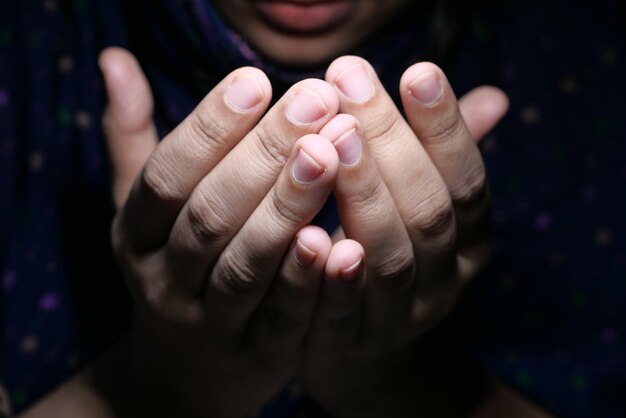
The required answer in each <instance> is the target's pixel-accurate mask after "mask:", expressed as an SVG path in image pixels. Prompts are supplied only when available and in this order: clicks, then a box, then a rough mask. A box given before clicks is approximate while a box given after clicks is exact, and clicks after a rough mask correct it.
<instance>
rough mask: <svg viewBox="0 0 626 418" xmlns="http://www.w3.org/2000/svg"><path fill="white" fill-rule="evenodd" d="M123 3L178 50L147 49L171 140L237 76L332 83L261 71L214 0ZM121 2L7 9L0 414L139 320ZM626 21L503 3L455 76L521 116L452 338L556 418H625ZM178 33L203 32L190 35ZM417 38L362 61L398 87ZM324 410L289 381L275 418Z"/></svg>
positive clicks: (603, 8) (80, 0)
mask: <svg viewBox="0 0 626 418" xmlns="http://www.w3.org/2000/svg"><path fill="white" fill-rule="evenodd" d="M129 4H133V5H135V4H141V5H143V6H145V5H146V4H153V5H154V9H155V10H157V9H159V8H165V9H166V10H165V11H166V12H167V13H160V14H158V15H156V14H155V15H154V16H152V15H150V14H147V15H146V19H145V22H144V23H142V24H146V25H147V27H146V30H145V31H142V33H143V34H144V36H151V37H154V39H155V40H156V41H155V42H152V44H154V45H156V48H157V49H159V50H160V51H164V52H165V53H164V54H161V55H162V56H164V57H166V59H164V60H162V61H160V60H158V59H156V58H155V55H151V54H150V53H149V52H150V51H147V52H145V53H142V50H140V49H137V51H136V52H140V54H139V55H140V59H141V60H142V64H143V65H144V67H145V68H146V70H147V72H148V76H149V78H150V82H151V85H152V87H153V89H154V90H155V94H156V96H157V102H158V117H157V122H158V124H159V127H160V130H161V131H162V132H166V131H167V130H169V129H171V128H172V127H173V126H175V125H176V124H177V123H178V122H179V121H180V120H181V119H182V118H183V117H184V116H185V115H186V114H187V113H188V112H189V111H190V109H191V108H192V107H193V105H194V103H195V102H196V101H197V100H198V98H199V97H201V96H202V95H203V94H204V93H206V92H207V91H208V89H209V88H210V87H211V85H213V84H214V83H215V82H216V80H218V79H219V78H220V77H221V76H222V75H223V74H224V73H226V72H227V71H229V70H230V69H231V68H234V67H236V66H240V65H246V64H253V65H257V66H260V67H262V68H263V69H264V70H266V71H267V72H268V73H269V74H270V76H271V77H272V79H273V81H274V82H275V83H276V84H277V85H278V86H282V87H283V88H284V87H285V86H287V85H289V83H292V82H293V81H295V80H297V79H299V78H303V77H305V76H310V75H318V76H319V75H320V74H321V72H314V73H307V74H303V73H297V72H293V71H289V69H282V68H279V67H277V66H274V65H273V64H271V63H268V62H267V61H266V60H264V59H263V57H262V56H260V55H259V54H257V53H256V52H255V51H254V50H253V48H251V47H249V46H248V45H247V44H246V43H245V41H244V40H242V39H241V38H240V37H238V35H236V34H235V33H233V32H232V31H230V30H229V29H228V26H227V25H226V24H225V23H224V22H223V21H222V20H221V19H220V18H219V15H217V14H216V13H215V12H214V10H213V9H212V6H211V5H210V4H209V3H208V2H206V1H202V0H194V1H185V2H178V1H170V0H163V1H159V2H152V3H150V2H142V1H138V2H129ZM181 4H184V5H185V6H186V8H185V9H184V10H185V12H184V13H183V12H182V9H183V8H181V7H180V5H181ZM117 5H118V3H116V2H115V1H104V0H102V1H88V0H73V1H71V0H25V1H20V2H17V1H15V2H9V4H8V6H7V5H3V9H2V13H0V196H1V198H0V277H1V287H0V301H1V302H0V303H1V310H0V315H1V317H0V331H1V333H2V334H1V335H2V342H1V344H2V345H1V350H2V351H1V355H0V358H1V359H2V364H1V366H0V382H1V384H2V387H0V411H2V410H4V411H7V410H8V409H9V407H8V405H9V404H12V408H13V410H14V412H18V411H21V410H23V409H24V408H25V407H27V406H28V405H30V404H32V403H33V402H34V401H36V400H37V399H38V398H39V397H40V396H42V395H43V394H45V393H47V392H49V391H50V390H51V389H52V388H53V387H55V386H57V385H58V384H59V383H60V382H61V381H62V380H64V379H65V378H67V377H68V376H69V375H70V374H71V373H73V372H75V371H77V370H79V369H80V368H81V367H83V366H84V365H85V364H87V363H89V362H90V361H91V360H92V359H93V358H94V357H95V356H96V355H97V354H98V353H100V352H102V350H104V349H106V348H107V347H108V346H110V344H112V342H113V341H115V340H116V339H117V338H119V336H120V335H122V334H123V332H124V330H125V328H126V326H127V324H128V319H129V317H130V315H129V312H130V302H129V300H128V296H127V294H126V292H125V291H124V286H123V283H122V280H121V278H120V275H119V273H118V272H117V270H116V268H115V264H114V262H113V260H112V257H111V254H110V250H109V248H108V225H109V222H110V219H111V216H112V208H111V204H110V198H109V172H108V166H107V162H106V161H107V160H106V152H105V149H104V142H103V138H102V133H101V129H100V126H99V121H100V118H101V115H102V111H103V107H104V103H105V97H104V93H103V89H102V82H101V79H100V75H99V72H98V69H97V55H98V53H99V51H100V50H101V49H102V48H103V47H104V46H107V45H113V44H115V45H126V46H131V47H133V46H134V45H137V42H138V38H136V35H137V31H135V32H133V31H130V32H127V31H126V30H125V23H124V21H125V20H124V17H123V16H124V14H126V15H127V16H132V15H133V13H136V12H137V10H132V9H133V8H132V7H127V10H124V9H123V8H118V7H117ZM144 10H145V11H146V13H147V12H148V11H149V10H152V9H141V8H140V12H142V11H144ZM621 10H623V9H620V5H619V4H618V3H617V2H615V1H610V0H606V1H598V2H595V3H594V5H593V6H590V5H586V6H583V5H580V4H578V2H564V1H556V2H550V3H545V4H544V3H537V4H531V3H529V2H515V1H513V2H506V4H505V5H498V6H497V7H495V6H494V7H492V8H489V9H488V10H487V11H486V12H485V13H484V14H483V15H482V18H481V19H480V20H479V21H477V22H475V24H474V25H473V27H472V31H471V33H470V34H468V35H471V36H467V37H465V38H464V40H463V42H462V44H461V48H459V55H458V57H457V59H456V60H455V61H454V64H453V65H452V66H451V68H450V69H449V71H448V73H449V75H450V79H451V81H452V83H453V85H454V86H455V88H456V90H457V92H458V93H462V92H463V91H467V90H468V89H469V88H470V87H472V86H475V85H477V84H479V83H490V84H496V85H499V86H500V87H502V88H504V89H505V91H507V92H508V93H509V94H510V97H511V112H510V114H509V116H508V117H507V118H506V119H505V121H504V122H503V123H502V125H501V126H500V127H499V128H498V129H497V131H496V132H495V133H493V134H492V135H491V136H490V137H489V138H487V139H486V140H485V141H484V143H483V146H482V148H483V153H484V156H485V160H486V164H487V167H488V172H489V178H490V185H491V189H492V195H493V225H494V227H493V229H494V230H493V235H494V259H493V262H492V264H491V266H490V267H489V269H488V270H487V271H486V272H485V273H484V275H483V276H482V277H480V278H479V279H477V281H476V284H475V286H473V288H472V290H471V292H470V293H469V295H468V297H467V298H466V300H465V301H464V303H463V304H462V306H461V307H460V308H459V310H458V311H457V313H456V316H455V318H453V320H452V321H450V322H451V324H454V325H460V326H458V327H457V328H455V329H454V330H453V332H454V333H455V336H456V340H455V342H456V343H457V344H458V348H459V350H462V351H464V352H467V353H471V354H472V355H473V356H474V357H475V358H476V359H477V361H479V362H480V363H481V364H483V365H484V366H485V367H486V368H487V369H488V370H489V371H490V372H492V373H494V374H495V375H497V376H499V377H501V378H503V379H504V380H505V381H506V382H508V383H510V384H511V385H513V386H514V387H516V388H517V389H519V390H520V391H522V392H523V393H524V394H525V395H527V396H528V397H530V398H531V399H532V400H533V401H535V402H537V403H538V404H540V405H542V406H544V407H546V408H548V409H550V410H551V411H553V412H554V413H555V414H557V415H558V416H563V417H598V418H617V417H624V416H626V404H625V402H624V397H623V394H625V393H626V364H625V358H626V329H625V326H624V323H625V321H624V319H625V318H626V308H624V301H625V300H626V253H625V252H626V245H625V243H624V237H625V236H626V234H625V232H626V220H625V216H624V214H625V213H626V193H624V185H625V184H626V158H624V155H625V153H626V149H625V148H626V146H625V145H624V141H623V138H624V134H623V133H622V132H621V130H620V129H621V128H622V125H623V120H624V116H625V115H626V107H625V106H624V104H623V103H624V101H623V96H624V94H625V93H626V80H625V78H624V74H626V57H625V56H624V54H625V53H626V48H625V45H624V44H625V40H626V30H625V29H624V27H625V26H624V23H625V22H626V20H625V19H626V17H624V15H623V14H621V13H622V12H621ZM163 16H167V19H169V20H165V21H161V20H160V19H164V17H163ZM190 16H191V17H190ZM190 18H192V19H194V20H192V21H190V20H189V19H190ZM146 22H147V23H146ZM190 22H193V23H194V24H191V23H190ZM198 22H200V23H198ZM196 23H197V24H196ZM412 26H419V25H412ZM173 28H195V29H194V30H197V32H194V33H192V34H187V35H189V37H187V38H185V37H182V38H181V36H182V35H181V34H180V32H176V31H175V30H174V29H173ZM170 29H171V30H170ZM405 29H406V28H401V30H400V29H398V31H397V32H394V33H390V34H389V35H387V36H388V37H387V38H385V39H384V40H382V41H380V43H379V44H376V45H370V46H369V48H365V49H364V50H363V51H360V52H362V53H363V55H365V56H366V57H368V58H369V59H371V60H372V61H374V64H375V66H376V67H377V69H378V70H379V71H380V72H381V75H383V77H384V81H385V83H386V85H387V86H388V87H389V88H390V91H392V93H393V92H394V90H395V86H396V85H397V81H398V78H399V74H400V73H401V72H402V70H403V69H404V68H405V67H406V66H408V65H409V63H410V62H411V61H412V60H414V59H417V58H416V57H419V49H420V45H421V38H422V36H423V34H422V33H421V32H420V31H416V30H414V29H411V30H405ZM185 30H186V29H185ZM146 34H147V35H146ZM139 40H140V39H139ZM198 51H201V53H199V52H198ZM399 55H401V56H404V58H405V59H398V56H399ZM198 56H201V57H204V58H203V59H198V58H197V57H198ZM189 80H192V82H191V83H190V81H189ZM392 88H393V89H394V90H391V89H392ZM279 89H280V88H279ZM335 219H336V214H335V213H334V210H333V207H332V205H331V206H329V207H327V208H326V209H325V212H324V214H323V216H322V218H321V220H320V221H321V222H324V223H325V224H326V225H328V226H329V227H330V226H331V225H332V224H333V223H334V222H335ZM312 408H313V407H312V406H310V405H309V402H308V401H306V400H303V399H302V396H301V391H299V390H298V389H297V388H289V389H286V390H285V391H284V393H282V394H281V395H280V396H279V397H278V399H277V400H276V401H275V402H273V403H272V404H271V405H268V407H267V408H266V410H265V411H264V412H263V413H264V416H270V417H281V416H284V417H291V416H309V415H307V414H308V412H307V411H310V410H311V409H312ZM313 409H314V408H313Z"/></svg>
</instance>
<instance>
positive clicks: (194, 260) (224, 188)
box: [168, 79, 338, 279]
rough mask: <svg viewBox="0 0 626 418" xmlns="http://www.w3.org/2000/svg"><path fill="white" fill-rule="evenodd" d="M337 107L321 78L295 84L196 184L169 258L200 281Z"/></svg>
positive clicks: (172, 239)
mask: <svg viewBox="0 0 626 418" xmlns="http://www.w3.org/2000/svg"><path fill="white" fill-rule="evenodd" d="M337 107H338V103H337V96H336V94H335V92H334V91H333V89H332V88H331V87H330V86H329V85H328V84H327V83H325V82H324V81H322V80H314V79H311V80H305V81H302V82H300V83H298V84H296V85H295V86H293V87H292V88H291V89H290V90H289V91H288V92H287V93H286V94H285V96H283V97H282V98H281V99H280V100H279V101H278V103H276V105H275V106H274V107H272V109H270V111H269V112H268V113H267V115H266V116H265V117H264V118H263V119H262V120H261V122H259V124H258V125H257V126H256V127H255V128H254V129H253V130H252V131H251V132H250V133H249V134H248V135H247V136H246V137H245V138H244V140H243V141H241V142H240V143H239V145H237V147H236V148H235V149H234V150H233V151H232V152H230V153H229V154H228V155H227V156H226V157H225V158H224V159H223V160H222V161H221V162H220V164H219V165H218V166H217V167H215V169H214V170H212V171H211V173H210V174H209V175H208V176H206V177H205V178H204V179H203V180H202V182H201V183H200V184H199V185H198V186H197V188H196V189H195V191H194V193H193V195H192V196H191V197H190V199H189V201H188V202H187V204H186V205H185V207H184V208H183V210H182V212H181V213H180V215H179V217H178V220H177V222H176V224H175V225H174V228H173V230H172V234H171V236H170V241H169V245H168V246H169V247H170V250H171V252H172V254H174V256H175V257H176V258H177V259H179V260H181V263H182V264H183V265H186V266H188V267H189V268H190V269H192V270H194V271H198V272H200V273H202V276H203V277H202V279H203V278H204V276H205V274H206V272H207V271H210V269H211V267H212V266H213V264H214V263H215V261H216V258H217V256H218V255H219V253H220V252H221V251H222V249H223V248H225V247H226V244H227V243H228V242H229V241H230V240H231V239H232V238H233V236H234V235H235V234H236V233H237V231H238V230H239V229H240V228H241V227H242V225H243V224H244V223H245V222H246V220H247V219H248V217H249V216H250V214H251V213H252V212H253V211H254V210H255V208H256V207H257V206H258V205H259V203H260V202H261V201H262V200H263V198H264V197H265V196H266V195H267V193H268V192H269V191H270V189H271V188H272V186H273V185H274V183H275V182H276V178H277V177H278V175H279V174H280V172H281V170H282V169H283V168H284V166H285V162H286V161H287V159H288V157H289V155H290V154H291V152H292V150H293V146H294V144H295V142H296V141H297V140H298V139H299V138H301V137H303V136H305V135H307V134H311V133H317V132H319V130H320V129H321V127H322V126H323V125H324V124H325V123H326V122H328V120H329V119H330V118H331V117H332V116H334V115H335V114H336V112H337ZM333 152H334V150H333ZM335 155H336V153H335ZM288 241H291V237H289V240H288Z"/></svg>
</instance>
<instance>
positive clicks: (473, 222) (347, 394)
mask: <svg viewBox="0 0 626 418" xmlns="http://www.w3.org/2000/svg"><path fill="white" fill-rule="evenodd" d="M326 80H327V81H328V82H329V83H330V84H332V85H333V86H334V87H335V89H336V91H337V93H338V96H339V98H340V111H341V112H343V113H344V114H343V115H340V116H338V117H336V118H334V119H333V120H332V121H331V122H330V123H329V124H327V125H326V126H325V127H324V128H323V129H322V131H321V132H320V134H321V135H323V136H325V137H327V138H328V139H329V140H330V141H331V142H332V143H333V144H334V145H335V147H336V149H337V152H338V155H339V158H340V161H341V163H340V168H339V176H338V179H337V185H336V188H335V190H334V193H335V195H336V197H337V204H338V207H339V212H340V219H341V225H342V231H340V232H339V233H338V234H337V235H338V236H340V237H341V236H345V237H346V238H348V240H345V241H341V242H340V243H338V244H337V245H335V246H334V247H333V248H332V250H331V253H330V255H329V258H328V261H327V265H326V274H325V279H324V283H323V285H322V291H321V296H320V301H319V302H318V306H317V309H316V313H315V317H314V320H313V324H312V329H311V331H310V334H309V337H308V340H307V343H308V346H307V356H306V360H305V364H304V367H303V369H302V371H301V379H302V382H303V384H304V386H305V390H306V391H307V392H308V393H309V394H311V395H312V396H313V397H314V398H315V399H317V400H318V401H319V402H321V403H322V405H324V406H326V407H327V408H328V409H329V410H330V411H331V412H333V413H335V414H336V415H337V416H380V415H377V414H379V413H380V410H377V409H376V408H375V407H374V408H372V405H373V404H374V403H375V402H376V400H377V401H380V402H382V405H384V406H385V407H390V408H392V409H388V410H387V412H388V413H389V416H403V414H404V415H407V416H414V415H412V414H414V413H415V411H410V408H409V410H407V409H403V408H405V407H406V405H403V404H402V402H397V401H395V402H394V401H393V399H394V396H395V395H397V393H393V392H394V390H396V389H397V387H398V386H394V387H392V386H389V383H390V382H394V381H395V382H400V381H403V378H402V376H406V374H407V373H411V371H409V370H408V367H409V366H408V364H409V363H411V364H412V359H411V352H412V348H411V347H412V344H413V343H415V341H416V339H417V337H418V336H420V335H422V334H423V333H424V332H425V331H426V330H428V329H429V328H431V327H432V326H433V325H435V324H436V323H438V322H439V321H440V320H441V319H442V318H443V317H445V316H446V315H447V313H448V312H449V311H450V310H451V308H452V307H453V306H454V304H455V301H456V300H457V298H458V296H459V293H460V292H461V290H462V289H463V287H464V286H465V285H466V284H467V283H468V281H469V280H470V279H471V278H472V277H473V276H475V274H476V273H477V272H478V271H479V270H480V269H481V267H483V266H484V264H485V263H486V261H487V259H488V257H489V249H490V247H489V222H488V216H489V215H488V213H489V212H488V207H489V193H488V187H487V183H486V175H485V167H484V164H483V161H482V158H481V155H480V152H479V149H478V147H477V140H478V139H480V138H482V137H483V136H484V135H485V134H486V133H487V132H488V131H489V130H491V129H492V128H493V127H494V126H495V124H496V123H497V122H498V121H499V120H500V118H501V117H502V116H503V115H504V114H505V112H506V109H507V107H508V101H507V98H506V96H505V95H504V94H503V93H502V92H501V91H499V90H497V89H495V88H492V87H481V88H478V89H476V90H474V91H472V92H470V93H469V94H468V95H467V96H466V97H464V98H463V99H461V101H460V102H457V99H456V97H455V95H454V93H453V91H452V88H451V87H450V85H449V83H448V81H447V79H446V77H445V75H444V73H443V72H442V71H441V69H439V68H438V67H437V66H435V65H434V64H431V63H419V64H416V65H414V66H412V67H411V68H409V69H408V70H407V71H406V72H405V74H404V76H403V77H402V80H401V83H400V92H401V98H402V104H403V107H404V114H405V116H406V119H405V118H404V117H403V115H402V113H401V112H400V111H399V110H398V109H397V107H396V106H395V105H394V103H393V101H392V100H391V98H390V97H389V95H388V94H387V92H386V91H385V90H384V88H383V86H382V84H381V83H380V81H379V80H378V78H377V77H376V74H375V72H374V70H373V68H372V67H371V66H370V65H369V64H368V63H367V62H366V61H365V60H363V59H361V58H358V57H342V58H339V59H338V60H336V61H335V62H334V63H333V64H332V65H331V66H330V68H329V69H328V71H327V74H326ZM339 244H341V245H339ZM414 395H417V394H414ZM381 399H383V400H382V401H381ZM378 406H381V405H380V404H379V405H378ZM394 408H396V409H394Z"/></svg>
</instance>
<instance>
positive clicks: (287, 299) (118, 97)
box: [100, 48, 338, 417]
mask: <svg viewBox="0 0 626 418" xmlns="http://www.w3.org/2000/svg"><path fill="white" fill-rule="evenodd" d="M100 64H101V68H102V71H103V73H104V76H105V81H106V86H107V92H108V95H109V102H110V103H109V107H108V110H107V112H106V114H105V119H104V126H105V130H106V134H107V142H108V145H109V150H110V154H111V160H112V166H113V172H114V198H115V202H116V205H117V207H118V213H117V216H116V218H115V220H114V222H113V227H112V241H113V245H114V249H115V252H116V255H117V258H118V261H119V264H120V266H121V268H122V270H123V272H124V273H125V276H126V278H127V281H128V284H129V287H130V289H131V292H132V294H133V297H134V301H135V321H134V324H133V328H132V333H131V338H130V341H131V345H130V347H131V349H132V350H131V355H130V366H131V369H132V372H133V377H134V378H135V379H137V384H138V385H139V386H140V388H141V389H142V390H144V391H145V392H144V394H145V395H146V396H149V397H150V399H152V402H155V401H154V399H159V400H160V401H159V402H158V405H156V406H157V407H158V408H159V409H160V412H163V415H167V414H170V415H171V416H196V415H197V416H210V417H240V416H245V415H246V414H249V413H252V412H254V411H255V409H257V408H260V407H261V406H262V405H263V404H264V403H265V402H267V401H268V400H269V399H270V398H271V397H272V396H274V395H275V394H276V393H277V392H278V391H279V390H280V389H281V388H283V387H284V386H285V384H286V383H288V381H289V380H290V379H291V377H292V376H293V374H294V372H295V369H296V368H297V366H298V362H299V360H300V358H301V354H302V346H303V340H304V338H305V335H306V331H307V327H308V324H309V322H310V319H311V317H312V315H313V311H314V308H315V302H316V298H317V295H318V290H319V286H320V282H321V277H322V275H323V271H324V266H325V263H326V258H327V256H328V254H329V252H330V250H331V245H332V244H331V240H330V238H329V237H328V235H327V234H326V233H325V232H324V231H323V230H321V229H319V228H316V227H312V226H307V225H308V223H309V222H310V221H311V220H312V218H313V217H314V216H315V214H317V213H318V212H319V210H320V209H321V207H322V206H323V204H324V202H325V201H326V199H327V196H328V194H329V193H330V192H331V190H332V189H333V186H334V183H335V179H336V176H337V172H338V156H337V153H336V151H335V148H334V147H333V145H332V144H331V143H330V142H329V141H328V140H327V139H325V138H323V137H321V136H319V135H315V134H317V133H318V132H319V131H320V129H321V128H322V127H323V126H324V125H325V124H326V123H327V122H328V121H329V120H330V119H332V118H333V117H334V116H335V115H336V113H337V109H338V98H337V95H336V93H335V91H334V90H333V88H332V87H330V86H329V85H328V84H326V83H325V82H324V81H321V80H305V81H303V82H300V83H298V84H296V85H295V86H294V87H293V88H291V89H290V90H289V91H288V92H287V93H286V95H285V96H284V97H283V98H281V99H280V100H279V101H278V102H277V103H276V105H275V106H274V107H272V109H270V110H269V111H268V112H267V114H266V115H265V116H264V117H262V116H263V114H264V112H265V111H266V110H267V107H268V106H269V103H270V98H271V86H270V83H269V81H268V80H267V78H266V77H265V76H264V74H263V73H262V72H261V71H259V70H257V69H254V68H242V69H238V70H236V71H235V72H233V73H232V74H230V75H229V76H228V77H226V79H225V80H224V81H222V82H221V83H220V84H218V85H217V86H216V87H215V88H214V89H213V90H212V91H211V92H210V93H209V94H208V96H207V97H206V98H205V99H204V100H203V101H202V102H201V103H200V105H199V106H198V107H197V108H196V109H195V110H194V111H193V112H192V113H191V114H190V115H189V117H187V118H186V119H185V121H183V122H182V123H181V124H180V125H179V126H178V127H177V128H176V129H174V130H173V131H172V132H171V133H170V134H169V135H168V136H167V137H166V138H164V139H163V141H161V142H160V143H159V141H158V138H157V134H156V130H155V128H154V126H153V123H152V109H153V103H152V95H151V93H150V88H149V86H148V83H147V81H146V79H145V77H144V75H143V73H142V72H141V70H140V67H139V65H138V63H137V61H136V60H135V59H134V57H133V56H132V55H130V54H129V53H128V52H126V51H124V50H121V49H119V48H110V49H108V50H106V51H104V52H103V54H102V55H101V59H100ZM261 118H262V119H261ZM155 395H156V396H155Z"/></svg>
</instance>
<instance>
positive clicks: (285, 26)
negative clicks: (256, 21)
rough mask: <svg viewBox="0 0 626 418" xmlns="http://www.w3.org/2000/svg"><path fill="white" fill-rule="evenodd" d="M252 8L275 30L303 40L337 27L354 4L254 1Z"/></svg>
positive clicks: (349, 0) (321, 0)
mask: <svg viewBox="0 0 626 418" xmlns="http://www.w3.org/2000/svg"><path fill="white" fill-rule="evenodd" d="M254 5H255V8H256V10H257V12H258V13H259V15H260V16H261V18H262V19H263V20H264V21H265V22H267V23H268V24H269V25H271V26H272V27H274V28H275V29H276V30H278V31H282V32H287V33H291V34H295V35H302V36H305V35H312V34H318V33H321V32H325V31H328V30H330V29H332V28H334V27H336V26H337V25H339V24H341V23H342V22H343V21H345V20H346V19H347V18H348V17H349V16H350V14H351V13H352V12H353V10H354V8H355V6H356V0H313V1H307V0H255V1H254Z"/></svg>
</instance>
